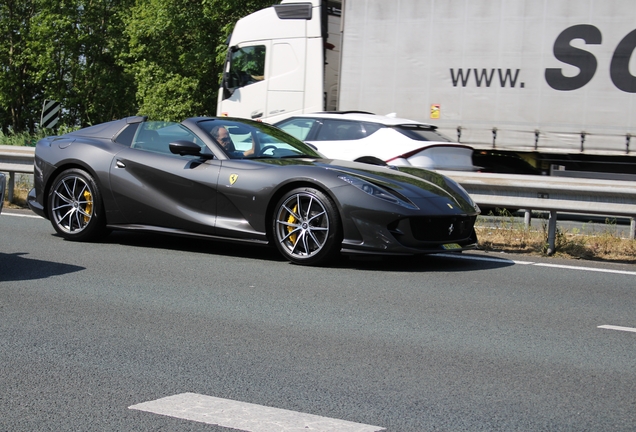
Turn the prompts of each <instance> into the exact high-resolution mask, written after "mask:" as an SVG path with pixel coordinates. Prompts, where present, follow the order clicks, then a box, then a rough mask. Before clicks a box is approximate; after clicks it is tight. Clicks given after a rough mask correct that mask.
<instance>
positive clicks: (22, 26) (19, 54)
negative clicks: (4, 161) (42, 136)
mask: <svg viewBox="0 0 636 432" xmlns="http://www.w3.org/2000/svg"><path fill="white" fill-rule="evenodd" d="M35 9H36V5H35V2H34V1H30V0H17V1H16V0H6V1H3V2H2V3H0V37H1V39H2V41H3V43H2V44H0V107H1V108H0V123H1V126H2V131H3V132H7V129H8V128H9V127H11V128H12V129H13V130H14V131H22V130H25V129H29V130H33V129H34V126H35V125H34V119H33V116H32V113H33V111H34V109H35V105H36V104H35V102H34V101H33V98H32V95H33V94H34V93H36V92H37V90H36V89H35V86H34V84H33V82H32V79H31V76H32V73H33V67H32V64H31V57H30V55H29V37H30V30H31V20H32V18H33V16H34V14H35Z"/></svg>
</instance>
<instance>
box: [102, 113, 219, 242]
mask: <svg viewBox="0 0 636 432" xmlns="http://www.w3.org/2000/svg"><path fill="white" fill-rule="evenodd" d="M179 139H181V140H188V141H193V142H195V143H197V144H199V145H201V146H202V148H203V146H204V144H203V142H202V141H201V140H200V139H199V138H198V137H197V136H196V135H195V134H194V133H193V132H191V131H190V130H188V129H187V128H185V127H184V126H183V125H180V124H177V123H166V122H144V123H142V124H141V125H140V126H139V128H138V130H137V132H136V134H135V137H134V138H133V141H132V144H131V146H130V147H128V148H125V149H124V150H122V151H121V152H119V153H117V155H116V156H115V158H114V159H113V161H112V163H111V166H110V183H111V190H112V192H113V197H114V200H115V202H116V204H117V206H118V208H119V210H120V212H121V213H122V215H123V216H124V219H125V221H126V223H127V224H129V225H142V226H152V227H160V228H164V229H166V231H169V230H183V231H191V232H198V233H205V234H213V233H214V231H215V224H216V209H217V182H218V176H219V170H220V166H221V163H220V161H218V160H205V161H204V160H202V159H200V158H198V157H195V156H179V155H175V154H173V153H171V152H170V149H169V144H170V142H173V141H176V140H179Z"/></svg>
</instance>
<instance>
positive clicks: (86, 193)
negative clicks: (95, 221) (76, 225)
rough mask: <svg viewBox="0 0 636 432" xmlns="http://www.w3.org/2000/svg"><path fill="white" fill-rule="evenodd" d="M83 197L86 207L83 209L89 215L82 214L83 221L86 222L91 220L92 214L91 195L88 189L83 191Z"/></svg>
mask: <svg viewBox="0 0 636 432" xmlns="http://www.w3.org/2000/svg"><path fill="white" fill-rule="evenodd" d="M83 195H84V199H85V200H86V207H84V211H85V212H86V213H87V214H88V215H89V216H87V215H84V223H88V221H90V220H91V217H90V215H92V214H93V195H91V193H90V192H89V191H88V190H85V191H84V194H83Z"/></svg>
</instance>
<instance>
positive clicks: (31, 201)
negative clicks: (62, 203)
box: [27, 188, 49, 219]
mask: <svg viewBox="0 0 636 432" xmlns="http://www.w3.org/2000/svg"><path fill="white" fill-rule="evenodd" d="M27 204H28V205H29V208H30V209H31V211H32V212H33V213H35V214H36V215H38V216H42V217H43V218H44V219H48V218H49V216H48V215H47V214H46V212H45V211H44V206H43V205H42V204H40V203H39V202H38V200H37V194H36V192H35V188H33V189H31V190H30V191H29V195H28V196H27Z"/></svg>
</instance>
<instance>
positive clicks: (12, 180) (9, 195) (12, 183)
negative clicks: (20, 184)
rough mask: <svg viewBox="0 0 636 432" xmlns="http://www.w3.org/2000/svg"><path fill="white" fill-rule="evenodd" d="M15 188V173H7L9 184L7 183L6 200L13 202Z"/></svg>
mask: <svg viewBox="0 0 636 432" xmlns="http://www.w3.org/2000/svg"><path fill="white" fill-rule="evenodd" d="M14 188H15V173H14V172H10V173H9V184H8V185H7V201H8V202H10V203H12V202H13V189H14Z"/></svg>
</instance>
